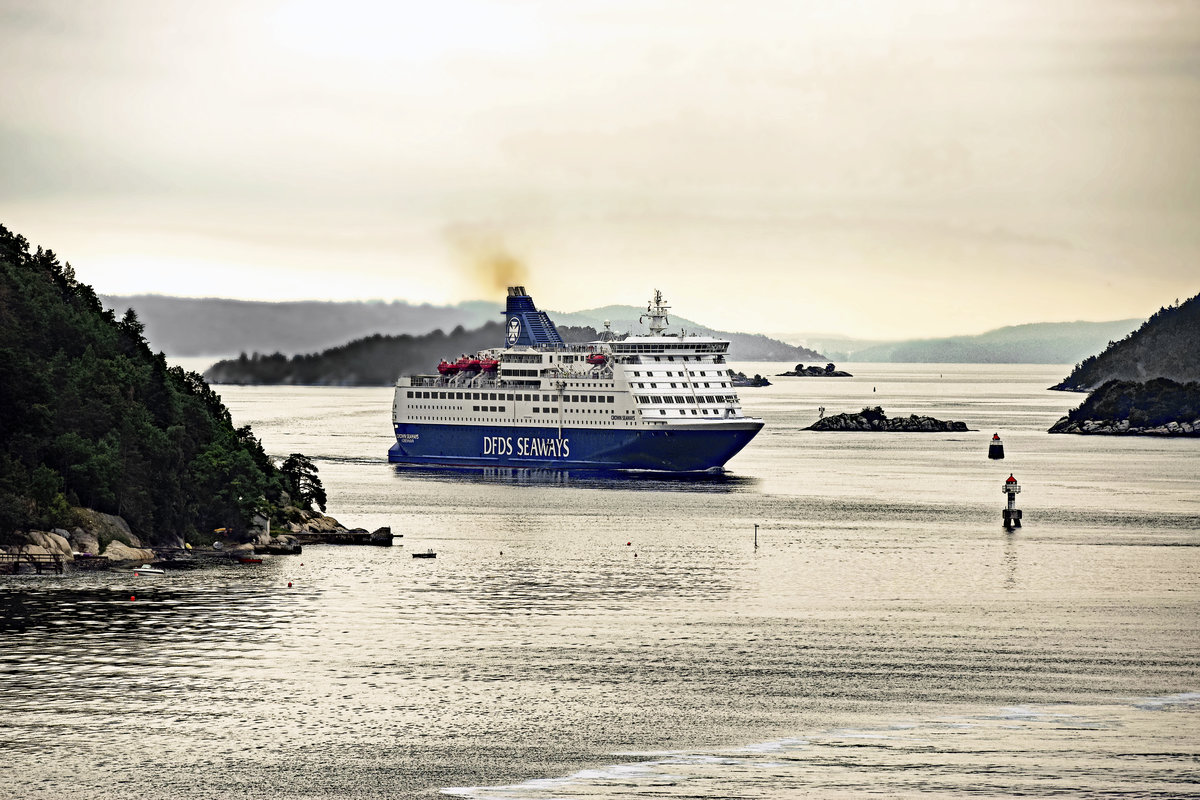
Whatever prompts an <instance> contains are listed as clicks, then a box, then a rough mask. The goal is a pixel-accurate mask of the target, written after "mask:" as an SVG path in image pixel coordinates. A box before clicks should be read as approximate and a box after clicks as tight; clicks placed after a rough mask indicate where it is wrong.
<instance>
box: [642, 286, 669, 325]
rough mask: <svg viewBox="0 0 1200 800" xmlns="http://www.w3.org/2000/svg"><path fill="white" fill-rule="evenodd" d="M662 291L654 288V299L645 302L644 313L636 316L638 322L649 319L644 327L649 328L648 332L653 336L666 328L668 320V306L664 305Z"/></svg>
mask: <svg viewBox="0 0 1200 800" xmlns="http://www.w3.org/2000/svg"><path fill="white" fill-rule="evenodd" d="M663 303H664V300H663V296H662V292H661V291H659V290H658V289H655V290H654V299H653V300H651V301H650V302H649V303H647V304H646V313H645V314H642V315H641V316H640V317H638V322H645V321H646V320H647V319H649V320H650V322H649V324H647V326H646V327H648V328H649V329H650V333H651V334H653V335H654V336H661V335H662V332H663V331H665V330H666V329H667V324H668V323H669V322H670V320H668V319H667V311H668V310H670V308H671V307H670V306H668V305H664V304H663Z"/></svg>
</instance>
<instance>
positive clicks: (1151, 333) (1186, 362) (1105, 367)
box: [1054, 295, 1200, 391]
mask: <svg viewBox="0 0 1200 800" xmlns="http://www.w3.org/2000/svg"><path fill="white" fill-rule="evenodd" d="M1151 378H1171V379H1172V380H1176V381H1195V380H1200V295H1196V296H1195V297H1193V298H1191V299H1190V300H1186V301H1184V302H1183V303H1182V304H1181V303H1179V302H1178V301H1176V302H1175V305H1173V306H1166V307H1164V308H1160V309H1159V310H1158V311H1157V312H1155V314H1154V316H1152V317H1150V319H1148V320H1146V321H1145V322H1144V323H1143V324H1142V326H1141V327H1140V328H1138V329H1137V330H1136V331H1134V332H1132V333H1130V334H1129V335H1128V336H1126V337H1125V338H1124V339H1121V340H1120V341H1119V342H1112V341H1110V342H1109V343H1108V347H1106V348H1105V349H1104V351H1103V352H1102V353H1100V354H1099V355H1094V356H1088V357H1087V358H1085V359H1084V360H1083V361H1081V362H1079V363H1078V364H1076V365H1075V369H1074V370H1072V371H1071V374H1070V375H1068V376H1067V377H1066V379H1064V380H1063V382H1062V383H1060V384H1059V385H1057V386H1055V387H1054V388H1055V389H1067V390H1071V391H1088V390H1090V389H1092V388H1095V387H1097V386H1100V385H1101V384H1103V383H1105V382H1106V381H1111V380H1121V381H1144V380H1148V379H1151Z"/></svg>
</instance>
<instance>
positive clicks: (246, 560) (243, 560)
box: [238, 556, 262, 564]
mask: <svg viewBox="0 0 1200 800" xmlns="http://www.w3.org/2000/svg"><path fill="white" fill-rule="evenodd" d="M238 563H239V564H261V563H262V559H261V558H255V557H253V556H239V557H238Z"/></svg>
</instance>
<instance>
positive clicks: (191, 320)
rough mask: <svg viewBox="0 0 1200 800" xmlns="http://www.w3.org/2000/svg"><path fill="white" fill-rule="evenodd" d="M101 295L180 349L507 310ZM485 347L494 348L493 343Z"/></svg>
mask: <svg viewBox="0 0 1200 800" xmlns="http://www.w3.org/2000/svg"><path fill="white" fill-rule="evenodd" d="M101 300H102V301H103V302H104V304H105V305H106V306H107V307H109V308H112V309H114V310H116V311H117V313H123V312H124V310H125V309H127V308H133V309H134V310H135V311H136V312H137V315H138V318H139V319H140V320H142V323H143V324H144V325H145V326H146V338H147V339H148V340H149V341H150V343H151V344H152V345H153V346H154V347H155V348H158V349H161V350H163V351H164V352H166V353H168V354H169V355H173V356H203V355H218V356H220V355H228V354H229V353H254V352H260V353H277V352H284V353H312V352H316V351H321V350H325V349H328V348H331V347H335V346H337V345H342V344H345V343H347V342H351V341H353V340H356V339H361V338H366V337H370V336H374V335H376V334H382V335H385V336H387V335H392V336H396V335H402V334H409V335H418V334H426V333H429V332H431V331H434V330H438V329H440V330H442V331H447V330H451V329H453V328H456V327H458V326H460V325H461V326H462V327H464V328H466V329H474V328H478V327H479V326H480V325H483V324H484V323H486V322H489V321H495V320H499V319H501V318H502V313H503V306H502V305H501V304H499V303H490V302H487V301H479V300H476V301H471V302H467V303H460V304H459V305H456V306H434V305H412V304H410V303H405V302H403V301H399V300H397V301H394V302H390V303H385V302H382V301H378V302H362V301H359V302H319V301H300V302H280V303H268V302H261V301H248V300H227V299H221V298H213V297H205V298H188V297H169V296H165V295H132V296H120V295H102V296H101ZM548 313H549V314H550V317H551V319H553V320H554V321H555V323H556V324H559V325H568V326H570V325H575V326H586V327H591V328H595V329H597V330H601V329H602V328H603V321H604V320H605V319H609V320H611V321H612V323H613V331H614V332H618V333H621V332H625V333H628V332H630V331H634V332H645V330H646V329H645V327H644V326H642V325H639V324H638V321H637V319H638V315H639V314H640V313H641V309H638V308H635V307H633V306H608V307H606V308H597V309H591V310H589V311H579V312H575V313H569V314H568V313H561V312H557V311H551V312H548ZM671 322H672V326H671V327H672V329H673V330H674V329H678V328H679V327H680V326H682V327H684V328H686V329H687V330H688V332H690V333H701V334H710V335H714V336H720V337H721V338H724V339H728V340H729V341H730V347H729V349H730V357H731V358H732V359H734V360H737V361H793V362H794V361H804V360H807V361H816V360H824V356H822V355H821V354H820V353H816V352H814V351H812V350H809V349H807V348H804V347H796V346H794V345H790V344H787V343H785V342H781V341H779V340H777V339H771V338H769V337H766V336H763V335H761V334H752V333H731V332H726V331H717V330H714V329H712V328H708V327H705V326H703V325H700V324H698V323H695V322H692V321H691V320H685V319H677V318H675V317H672V318H671ZM484 346H487V347H492V346H494V343H493V342H488V344H486V345H484ZM388 382H389V383H390V381H388Z"/></svg>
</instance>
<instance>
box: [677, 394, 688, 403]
mask: <svg viewBox="0 0 1200 800" xmlns="http://www.w3.org/2000/svg"><path fill="white" fill-rule="evenodd" d="M675 402H676V403H686V402H687V398H686V397H680V396H679V395H676V396H675Z"/></svg>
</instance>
